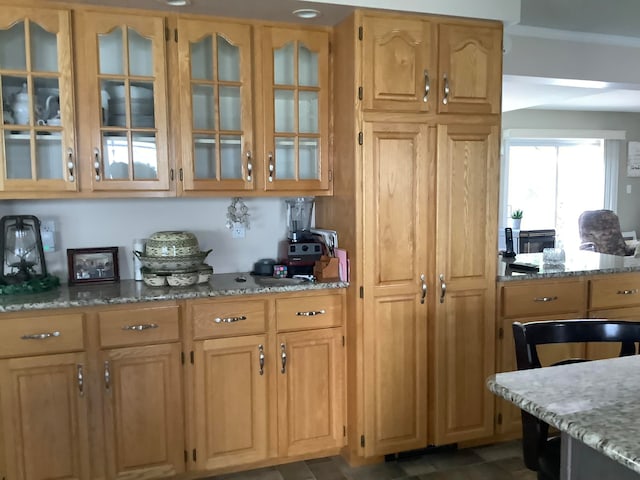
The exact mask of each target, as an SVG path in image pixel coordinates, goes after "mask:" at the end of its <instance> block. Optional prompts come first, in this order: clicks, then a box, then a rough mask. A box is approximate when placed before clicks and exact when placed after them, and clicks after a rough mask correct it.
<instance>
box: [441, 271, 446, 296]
mask: <svg viewBox="0 0 640 480" xmlns="http://www.w3.org/2000/svg"><path fill="white" fill-rule="evenodd" d="M446 294H447V284H446V283H444V273H441V274H440V303H444V296H445V295H446Z"/></svg>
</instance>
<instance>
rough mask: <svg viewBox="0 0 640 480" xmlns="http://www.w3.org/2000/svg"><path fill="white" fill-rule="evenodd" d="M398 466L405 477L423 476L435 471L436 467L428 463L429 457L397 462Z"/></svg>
mask: <svg viewBox="0 0 640 480" xmlns="http://www.w3.org/2000/svg"><path fill="white" fill-rule="evenodd" d="M398 466H399V467H400V468H401V469H402V470H403V471H404V472H405V473H406V474H407V475H423V474H425V473H431V472H435V470H436V467H435V466H434V465H433V464H432V463H431V462H430V461H429V455H421V456H419V457H414V458H408V459H403V460H398Z"/></svg>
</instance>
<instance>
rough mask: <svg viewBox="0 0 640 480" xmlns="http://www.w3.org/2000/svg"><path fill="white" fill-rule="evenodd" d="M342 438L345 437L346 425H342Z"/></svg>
mask: <svg viewBox="0 0 640 480" xmlns="http://www.w3.org/2000/svg"><path fill="white" fill-rule="evenodd" d="M342 436H343V437H346V436H347V426H346V425H342Z"/></svg>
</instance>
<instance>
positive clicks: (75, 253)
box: [67, 247, 120, 285]
mask: <svg viewBox="0 0 640 480" xmlns="http://www.w3.org/2000/svg"><path fill="white" fill-rule="evenodd" d="M67 263H68V267H69V285H78V284H85V283H103V282H117V281H119V280H120V274H119V271H118V247H99V248H68V249H67Z"/></svg>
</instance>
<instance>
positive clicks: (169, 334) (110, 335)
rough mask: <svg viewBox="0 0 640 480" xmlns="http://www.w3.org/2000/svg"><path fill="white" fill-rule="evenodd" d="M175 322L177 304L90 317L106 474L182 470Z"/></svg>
mask: <svg viewBox="0 0 640 480" xmlns="http://www.w3.org/2000/svg"><path fill="white" fill-rule="evenodd" d="M179 322H180V319H179V308H178V306H177V305H169V306H160V307H156V306H147V305H143V306H134V307H132V306H129V307H126V308H115V309H113V308H112V309H109V310H103V311H100V312H99V313H98V314H97V323H98V328H99V333H100V347H101V351H100V352H99V355H98V360H99V361H98V367H99V372H100V375H101V377H102V381H101V382H100V387H101V393H102V404H103V416H104V438H105V455H106V470H107V478H113V479H116V478H117V479H133V478H139V477H140V476H141V475H145V476H148V477H152V478H160V477H167V476H172V475H176V474H179V473H182V472H183V471H184V469H185V462H184V450H185V437H184V416H183V400H182V397H183V395H182V388H183V387H182V364H181V354H182V345H181V343H180V326H179Z"/></svg>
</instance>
